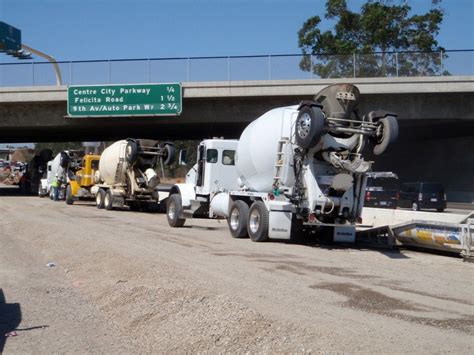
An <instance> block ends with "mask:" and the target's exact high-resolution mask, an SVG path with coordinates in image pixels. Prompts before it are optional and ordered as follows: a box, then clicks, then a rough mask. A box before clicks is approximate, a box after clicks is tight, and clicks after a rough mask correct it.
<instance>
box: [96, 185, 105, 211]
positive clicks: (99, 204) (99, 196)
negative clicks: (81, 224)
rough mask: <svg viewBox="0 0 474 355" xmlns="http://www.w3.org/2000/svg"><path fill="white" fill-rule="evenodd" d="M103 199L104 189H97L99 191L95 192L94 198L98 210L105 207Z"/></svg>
mask: <svg viewBox="0 0 474 355" xmlns="http://www.w3.org/2000/svg"><path fill="white" fill-rule="evenodd" d="M104 199H105V191H104V189H99V191H98V192H97V195H96V196H95V205H96V207H97V208H98V209H100V210H101V209H103V208H104V207H105V205H104Z"/></svg>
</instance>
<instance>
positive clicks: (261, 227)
mask: <svg viewBox="0 0 474 355" xmlns="http://www.w3.org/2000/svg"><path fill="white" fill-rule="evenodd" d="M247 231H248V234H249V237H250V239H252V241H254V242H266V241H267V240H268V211H267V208H266V207H265V204H264V203H263V202H262V201H255V202H254V203H252V206H250V211H249V217H248V223H247Z"/></svg>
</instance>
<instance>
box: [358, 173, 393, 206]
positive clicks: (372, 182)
mask: <svg viewBox="0 0 474 355" xmlns="http://www.w3.org/2000/svg"><path fill="white" fill-rule="evenodd" d="M367 175H368V179H367V187H366V189H365V202H364V206H365V207H378V208H397V205H398V190H399V187H400V185H399V183H398V176H397V175H396V174H394V173H391V172H372V173H368V174H367Z"/></svg>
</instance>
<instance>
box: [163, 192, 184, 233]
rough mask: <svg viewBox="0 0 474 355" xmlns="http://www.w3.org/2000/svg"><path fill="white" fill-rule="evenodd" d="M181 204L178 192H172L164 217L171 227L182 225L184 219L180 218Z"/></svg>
mask: <svg viewBox="0 0 474 355" xmlns="http://www.w3.org/2000/svg"><path fill="white" fill-rule="evenodd" d="M182 213H183V206H182V202H181V195H180V194H172V195H171V196H170V197H169V198H168V206H167V209H166V218H167V219H168V224H169V225H170V226H171V227H182V226H183V225H184V222H185V221H186V219H184V218H181V215H182Z"/></svg>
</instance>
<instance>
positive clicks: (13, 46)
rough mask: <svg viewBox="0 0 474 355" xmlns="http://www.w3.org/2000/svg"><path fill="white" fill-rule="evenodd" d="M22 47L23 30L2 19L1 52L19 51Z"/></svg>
mask: <svg viewBox="0 0 474 355" xmlns="http://www.w3.org/2000/svg"><path fill="white" fill-rule="evenodd" d="M20 49H21V31H20V30H19V29H18V28H15V27H13V26H10V25H9V24H7V23H5V22H1V21H0V52H5V51H19V50H20Z"/></svg>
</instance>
